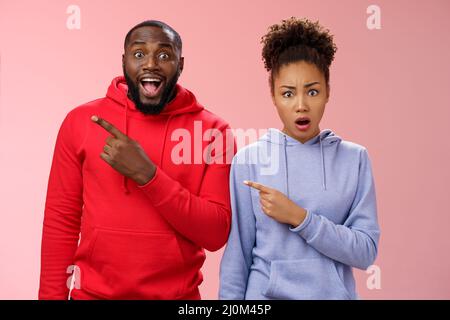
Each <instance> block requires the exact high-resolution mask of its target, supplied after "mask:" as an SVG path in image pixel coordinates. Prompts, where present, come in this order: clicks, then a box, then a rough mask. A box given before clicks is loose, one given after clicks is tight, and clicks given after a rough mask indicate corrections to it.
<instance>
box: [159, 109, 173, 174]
mask: <svg viewBox="0 0 450 320" xmlns="http://www.w3.org/2000/svg"><path fill="white" fill-rule="evenodd" d="M170 120H172V115H171V114H170V115H169V118H168V119H167V121H166V125H165V128H164V136H163V137H164V140H163V145H162V150H161V159H160V161H159V165H160V167H161V168H162V165H163V157H164V148H165V146H166V138H167V130H168V129H169V122H170Z"/></svg>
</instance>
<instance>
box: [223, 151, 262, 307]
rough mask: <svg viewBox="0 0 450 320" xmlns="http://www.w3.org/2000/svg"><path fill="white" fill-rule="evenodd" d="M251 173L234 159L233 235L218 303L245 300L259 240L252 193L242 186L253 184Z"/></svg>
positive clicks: (227, 248) (231, 176) (232, 169)
mask: <svg viewBox="0 0 450 320" xmlns="http://www.w3.org/2000/svg"><path fill="white" fill-rule="evenodd" d="M248 169H249V167H248V165H245V164H236V158H235V159H233V163H232V166H231V175H230V193H231V212H232V219H231V231H230V236H229V238H228V243H227V246H226V248H225V251H224V254H223V257H222V261H221V264H220V287H219V299H225V300H244V299H245V293H246V290H247V280H248V276H249V272H250V266H251V264H252V261H253V258H252V250H253V247H254V245H255V237H256V222H255V215H254V213H253V207H252V203H251V190H250V188H248V187H247V186H245V185H244V183H243V181H244V180H250V175H249V171H248Z"/></svg>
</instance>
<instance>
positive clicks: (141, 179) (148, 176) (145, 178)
mask: <svg viewBox="0 0 450 320" xmlns="http://www.w3.org/2000/svg"><path fill="white" fill-rule="evenodd" d="M155 174H156V166H153V167H152V168H151V169H150V170H149V171H147V172H143V173H140V174H138V175H137V177H136V178H135V179H133V180H134V181H135V182H136V183H137V184H138V185H140V186H143V185H145V184H147V183H148V182H149V181H150V180H152V179H153V177H154V176H155Z"/></svg>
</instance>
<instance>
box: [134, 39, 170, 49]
mask: <svg viewBox="0 0 450 320" xmlns="http://www.w3.org/2000/svg"><path fill="white" fill-rule="evenodd" d="M146 43H147V42H145V41H143V40H135V41H133V42H132V43H130V47H132V46H137V45H145V44H146ZM158 46H160V47H163V48H171V49H173V44H172V43H170V42H158Z"/></svg>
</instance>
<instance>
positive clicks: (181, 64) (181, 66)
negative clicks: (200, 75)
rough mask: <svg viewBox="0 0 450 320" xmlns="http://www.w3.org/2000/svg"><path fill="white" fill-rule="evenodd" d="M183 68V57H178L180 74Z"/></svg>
mask: <svg viewBox="0 0 450 320" xmlns="http://www.w3.org/2000/svg"><path fill="white" fill-rule="evenodd" d="M183 68H184V57H180V74H181V73H182V72H183Z"/></svg>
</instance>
